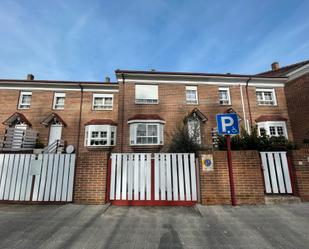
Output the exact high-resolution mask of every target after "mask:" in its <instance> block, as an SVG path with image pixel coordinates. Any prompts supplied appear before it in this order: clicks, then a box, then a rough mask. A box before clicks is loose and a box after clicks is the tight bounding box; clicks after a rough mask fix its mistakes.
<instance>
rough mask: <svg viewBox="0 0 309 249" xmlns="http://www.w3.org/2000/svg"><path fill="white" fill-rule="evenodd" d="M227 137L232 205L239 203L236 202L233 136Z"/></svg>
mask: <svg viewBox="0 0 309 249" xmlns="http://www.w3.org/2000/svg"><path fill="white" fill-rule="evenodd" d="M225 137H226V143H227V162H228V168H229V179H230V189H231V200H232V206H236V205H237V203H236V195H235V186H234V176H233V165H232V153H231V136H230V135H226V136H225Z"/></svg>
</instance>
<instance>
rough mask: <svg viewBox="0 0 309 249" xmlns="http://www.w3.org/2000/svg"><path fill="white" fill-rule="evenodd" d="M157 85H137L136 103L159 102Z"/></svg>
mask: <svg viewBox="0 0 309 249" xmlns="http://www.w3.org/2000/svg"><path fill="white" fill-rule="evenodd" d="M158 102H159V98H158V86H157V85H135V103H136V104H158Z"/></svg>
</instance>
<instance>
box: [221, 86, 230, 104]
mask: <svg viewBox="0 0 309 249" xmlns="http://www.w3.org/2000/svg"><path fill="white" fill-rule="evenodd" d="M219 103H220V105H230V104H231V95H230V88H229V87H219Z"/></svg>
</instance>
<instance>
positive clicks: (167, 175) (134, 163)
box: [110, 153, 197, 201]
mask: <svg viewBox="0 0 309 249" xmlns="http://www.w3.org/2000/svg"><path fill="white" fill-rule="evenodd" d="M151 160H152V158H151V154H150V153H114V154H112V155H111V178H110V200H129V201H131V200H134V201H150V200H152V201H197V180H196V168H195V167H196V166H195V157H194V154H189V153H157V154H154V158H153V160H154V163H153V166H152V163H151ZM152 167H154V168H153V170H152ZM152 174H154V176H153V175H152ZM152 181H154V183H153V184H152ZM152 188H154V189H152ZM152 191H153V192H152ZM152 193H154V197H152ZM152 198H154V199H152Z"/></svg>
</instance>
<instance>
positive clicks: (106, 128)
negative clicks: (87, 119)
mask: <svg viewBox="0 0 309 249" xmlns="http://www.w3.org/2000/svg"><path fill="white" fill-rule="evenodd" d="M93 132H99V133H100V132H106V133H107V135H106V139H103V138H101V140H106V144H104V145H103V144H91V141H92V140H100V137H98V139H92V133H93ZM112 133H113V134H114V137H113V138H112ZM116 138H117V127H116V126H113V125H86V127H85V143H84V145H85V146H86V147H92V148H100V147H112V146H115V145H116Z"/></svg>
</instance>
